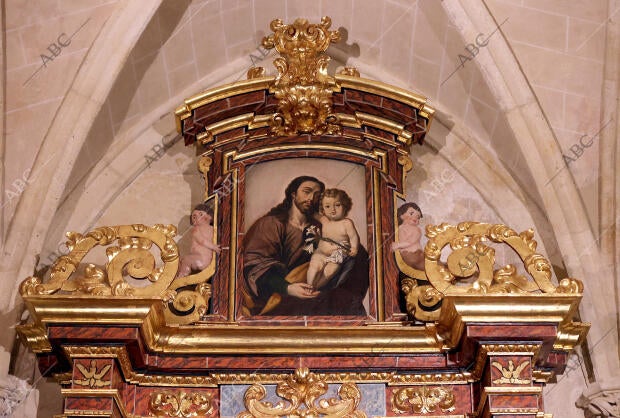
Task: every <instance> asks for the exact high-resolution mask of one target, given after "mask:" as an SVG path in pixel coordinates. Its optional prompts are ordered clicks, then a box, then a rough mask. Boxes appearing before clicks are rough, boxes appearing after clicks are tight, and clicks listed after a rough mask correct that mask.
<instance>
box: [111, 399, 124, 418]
mask: <svg viewBox="0 0 620 418" xmlns="http://www.w3.org/2000/svg"><path fill="white" fill-rule="evenodd" d="M126 416H127V415H125V414H123V413H122V412H121V409H120V408H119V406H118V405H117V404H116V402H114V404H113V405H112V415H111V418H125V417H126Z"/></svg>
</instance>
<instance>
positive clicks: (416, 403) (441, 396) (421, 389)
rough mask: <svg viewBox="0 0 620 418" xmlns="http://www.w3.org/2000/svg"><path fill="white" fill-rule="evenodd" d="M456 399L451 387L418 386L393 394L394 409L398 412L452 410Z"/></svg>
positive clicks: (399, 390) (415, 412) (414, 412)
mask: <svg viewBox="0 0 620 418" xmlns="http://www.w3.org/2000/svg"><path fill="white" fill-rule="evenodd" d="M455 402H456V399H455V397H454V393H452V389H451V388H444V387H441V386H439V387H427V386H416V387H411V388H402V389H398V390H396V391H395V392H394V394H393V395H392V411H393V412H395V413H397V414H412V413H413V414H427V413H431V412H437V411H441V412H452V411H454V409H455V406H454V404H455Z"/></svg>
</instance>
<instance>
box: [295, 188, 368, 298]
mask: <svg viewBox="0 0 620 418" xmlns="http://www.w3.org/2000/svg"><path fill="white" fill-rule="evenodd" d="M352 205H353V202H352V201H351V198H350V197H349V195H348V194H347V193H346V192H345V191H344V190H340V189H327V190H325V192H324V193H323V196H322V197H321V202H320V207H319V216H318V219H319V221H321V224H322V227H321V230H322V233H321V238H320V239H319V242H318V246H317V248H316V250H315V251H314V252H313V253H312V258H311V259H310V264H309V266H308V276H307V283H308V284H309V285H311V286H312V287H313V288H314V289H317V290H318V289H321V288H322V287H324V286H325V285H326V284H328V283H329V281H330V280H331V279H332V278H333V277H334V276H335V275H336V273H338V271H339V270H340V268H341V266H342V263H343V262H344V261H345V260H347V259H348V258H350V257H355V256H356V255H357V251H358V247H359V243H360V238H359V235H358V233H357V230H356V229H355V225H354V224H353V221H352V220H351V219H349V218H347V217H346V216H347V214H348V213H349V211H350V210H351V206H352Z"/></svg>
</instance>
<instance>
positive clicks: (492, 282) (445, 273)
mask: <svg viewBox="0 0 620 418" xmlns="http://www.w3.org/2000/svg"><path fill="white" fill-rule="evenodd" d="M426 236H427V237H428V238H429V240H428V242H427V244H426V247H425V249H424V256H425V270H424V271H419V270H416V269H413V268H412V267H410V266H407V265H405V264H404V261H403V260H402V258H401V257H400V255H399V254H396V261H397V264H398V266H399V269H400V270H401V271H402V272H403V273H404V274H405V275H406V276H408V278H407V279H405V280H403V281H402V282H401V288H402V290H403V292H404V294H405V298H406V303H407V311H408V313H409V315H410V316H412V317H414V318H416V319H418V320H421V321H432V320H437V319H438V318H439V313H440V309H441V300H442V299H443V297H444V296H446V295H451V294H452V295H454V294H463V293H476V294H505V293H516V294H536V293H551V294H574V295H578V294H580V293H581V292H582V291H583V284H582V283H581V281H579V280H577V279H571V278H565V279H562V280H561V281H560V282H559V284H558V286H556V285H554V284H553V282H552V280H551V279H552V272H551V263H550V262H549V261H548V260H547V259H546V258H545V257H544V256H542V255H541V254H538V253H536V247H537V243H536V241H535V240H534V239H533V237H534V231H533V230H532V229H529V230H527V231H523V232H521V233H517V232H516V231H514V230H513V229H511V228H509V227H508V226H506V225H501V224H496V225H491V224H486V223H479V222H462V223H459V224H458V225H456V226H455V225H450V224H446V223H444V224H440V225H429V226H427V228H426ZM492 243H495V244H503V245H506V246H507V247H508V248H509V249H510V250H512V251H514V252H515V253H516V254H517V255H518V256H519V258H520V259H521V260H522V262H523V267H524V269H525V271H526V272H527V273H528V274H529V276H530V278H528V277H527V276H525V275H522V274H519V273H518V269H517V266H515V265H513V264H506V265H504V266H503V267H499V268H497V267H496V265H495V263H496V260H495V252H496V250H495V248H494V247H492V246H491V245H490V244H492ZM446 247H449V249H450V250H452V252H450V253H448V254H447V258H446V259H445V261H442V257H443V256H445V255H446V251H445V249H446Z"/></svg>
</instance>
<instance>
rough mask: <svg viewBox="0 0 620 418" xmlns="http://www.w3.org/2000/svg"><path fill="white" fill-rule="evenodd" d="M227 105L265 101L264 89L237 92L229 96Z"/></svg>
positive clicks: (233, 105)
mask: <svg viewBox="0 0 620 418" xmlns="http://www.w3.org/2000/svg"><path fill="white" fill-rule="evenodd" d="M227 100H228V106H229V107H230V108H233V107H238V106H241V105H244V104H250V103H261V104H262V103H265V90H258V91H253V92H250V93H244V94H238V95H236V96H232V97H229V98H228V99H227Z"/></svg>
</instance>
